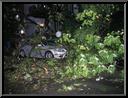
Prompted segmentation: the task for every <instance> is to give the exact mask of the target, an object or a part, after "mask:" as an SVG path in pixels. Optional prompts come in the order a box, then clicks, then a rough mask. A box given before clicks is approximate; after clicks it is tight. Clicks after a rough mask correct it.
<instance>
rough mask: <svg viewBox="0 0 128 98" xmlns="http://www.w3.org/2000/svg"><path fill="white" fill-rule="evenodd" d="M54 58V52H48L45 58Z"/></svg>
mask: <svg viewBox="0 0 128 98" xmlns="http://www.w3.org/2000/svg"><path fill="white" fill-rule="evenodd" d="M53 57H54V56H53V54H52V52H50V51H48V52H46V53H45V58H53Z"/></svg>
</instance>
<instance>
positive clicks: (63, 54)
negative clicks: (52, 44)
mask: <svg viewBox="0 0 128 98" xmlns="http://www.w3.org/2000/svg"><path fill="white" fill-rule="evenodd" d="M66 56H67V53H61V52H58V53H54V58H57V59H63V58H65V57H66Z"/></svg>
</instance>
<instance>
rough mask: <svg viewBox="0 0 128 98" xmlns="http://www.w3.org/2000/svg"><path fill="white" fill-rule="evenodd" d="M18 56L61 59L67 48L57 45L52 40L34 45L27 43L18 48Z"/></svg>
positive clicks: (64, 55)
mask: <svg viewBox="0 0 128 98" xmlns="http://www.w3.org/2000/svg"><path fill="white" fill-rule="evenodd" d="M20 56H22V57H25V56H27V57H35V58H43V57H45V58H57V59H62V58H65V57H66V56H67V50H66V49H65V48H64V47H62V46H57V45H56V44H55V43H53V42H45V43H42V44H38V45H37V46H35V47H33V46H32V45H29V44H27V45H24V46H22V47H21V48H20Z"/></svg>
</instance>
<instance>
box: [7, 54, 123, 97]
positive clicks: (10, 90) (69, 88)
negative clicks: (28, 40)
mask: <svg viewBox="0 0 128 98" xmlns="http://www.w3.org/2000/svg"><path fill="white" fill-rule="evenodd" d="M7 58H8V57H7ZM23 60H25V58H23ZM23 60H22V61H21V62H23ZM21 62H20V63H19V65H18V66H17V65H16V66H17V67H13V68H12V69H11V67H4V69H5V70H4V93H5V94H44V95H86V94H124V81H123V80H121V79H120V78H119V72H118V71H116V72H115V74H113V75H111V74H100V75H99V76H95V77H92V78H90V79H87V78H80V79H74V80H70V79H64V80H59V78H58V79H57V75H55V76H54V75H53V74H54V72H52V71H53V70H52V67H49V66H48V65H45V64H44V65H43V64H42V61H41V60H37V61H35V65H34V64H32V65H31V66H29V67H27V68H28V69H29V70H28V69H27V70H26V69H25V67H26V66H23V65H20V64H21ZM23 64H25V63H23ZM41 64H42V66H38V65H41ZM60 64H62V62H60ZM10 66H12V65H10ZM13 66H14V65H13ZM62 66H64V65H63V64H62ZM59 67H60V66H59ZM21 68H23V69H21ZM60 68H61V67H60ZM19 69H20V70H19ZM21 70H23V71H21ZM25 70H26V72H25ZM58 77H59V76H58Z"/></svg>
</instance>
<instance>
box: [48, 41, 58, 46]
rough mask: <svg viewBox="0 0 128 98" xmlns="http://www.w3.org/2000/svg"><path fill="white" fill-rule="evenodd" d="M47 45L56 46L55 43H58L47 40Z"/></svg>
mask: <svg viewBox="0 0 128 98" xmlns="http://www.w3.org/2000/svg"><path fill="white" fill-rule="evenodd" d="M47 45H50V46H55V45H56V43H55V42H47Z"/></svg>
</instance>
